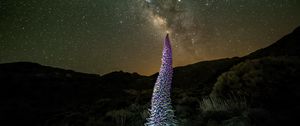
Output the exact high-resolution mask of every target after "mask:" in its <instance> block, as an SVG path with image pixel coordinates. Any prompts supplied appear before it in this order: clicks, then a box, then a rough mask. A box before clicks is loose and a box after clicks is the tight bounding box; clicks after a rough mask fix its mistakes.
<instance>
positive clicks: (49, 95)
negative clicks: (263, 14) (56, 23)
mask: <svg viewBox="0 0 300 126" xmlns="http://www.w3.org/2000/svg"><path fill="white" fill-rule="evenodd" d="M299 41H300V27H298V28H297V29H295V30H294V31H293V32H292V33H290V34H288V35H286V36H284V37H283V38H281V39H280V40H278V41H277V42H275V43H274V44H272V45H270V46H268V47H266V48H262V49H259V50H257V51H255V52H253V53H250V54H249V55H246V56H244V57H234V58H224V59H218V60H211V61H203V62H199V63H195V64H191V65H187V66H181V67H176V68H174V77H173V84H172V85H173V88H174V89H173V90H172V91H173V93H172V94H174V95H172V97H174V98H172V99H175V100H174V104H177V105H179V106H180V105H181V106H188V107H181V108H180V107H177V108H176V109H177V110H176V111H177V114H178V115H181V111H184V112H187V113H189V112H190V113H192V112H193V111H195V110H196V109H197V108H199V105H198V102H199V100H195V99H201V98H202V97H204V96H208V95H210V93H211V92H212V90H213V87H214V85H215V83H216V82H217V81H218V77H219V76H220V75H222V74H223V73H225V72H227V71H230V70H231V69H232V67H233V66H236V65H238V64H240V63H242V62H247V61H249V60H253V59H259V58H263V57H288V58H289V57H293V58H295V57H296V58H298V57H299V56H300V44H299ZM157 75H158V73H155V74H153V75H151V76H142V75H139V74H137V73H127V72H123V71H118V72H112V73H109V74H106V75H102V76H100V75H97V74H86V73H79V72H75V71H72V70H64V69H60V68H54V67H50V66H43V65H40V64H37V63H30V62H16V63H3V64H0V81H1V82H0V100H1V104H0V123H1V124H0V125H5V126H14V125H31V126H41V125H43V126H54V125H72V126H73V125H74V126H75V125H76V126H77V125H78V126H85V125H106V126H110V125H116V124H115V123H113V122H115V121H114V117H119V116H118V112H119V113H121V116H120V117H122V118H124V119H127V118H128V119H127V120H129V121H127V122H123V123H124V124H127V125H138V123H141V124H143V121H144V120H143V118H139V119H137V120H140V121H142V122H138V121H135V122H134V123H135V124H133V123H131V122H133V121H130V120H133V117H135V116H134V113H133V112H132V111H133V110H132V111H130V113H127V114H126V113H124V112H123V111H113V110H123V109H124V107H128V106H134V105H140V107H137V106H135V108H139V110H141V111H142V110H146V111H147V107H148V106H147V105H148V104H149V102H150V98H151V94H152V88H153V85H154V83H155V79H156V77H157ZM294 88H296V89H299V86H297V87H294ZM295 95H296V96H297V97H298V96H299V94H295ZM295 100H297V99H295ZM143 105H144V106H143ZM131 109H132V108H131ZM131 109H130V110H131ZM180 109H182V110H180ZM293 109H296V110H295V111H297V112H299V108H293ZM136 110H137V109H136ZM122 112H123V113H122ZM116 113H117V114H116ZM138 113H141V112H140V111H139V112H138ZM124 115H126V116H124ZM129 115H130V118H129ZM131 116H132V118H131ZM96 117H99V118H101V121H97V119H96ZM181 117H182V118H183V117H188V115H184V114H183V115H182V116H179V117H178V118H181ZM190 117H191V118H193V119H194V118H198V117H196V116H193V117H192V116H190ZM223 117H224V116H222V118H223ZM225 117H226V116H225ZM283 118H284V117H283ZM115 119H118V118H115ZM124 119H123V121H124ZM193 119H191V120H193ZM194 120H199V119H194ZM204 120H205V118H204ZM283 120H284V119H283ZM91 122H93V123H91ZM90 123H91V124H90ZM207 123H210V122H206V123H205V124H207ZM201 124H203V122H201ZM187 125H192V124H187ZM194 125H196V124H194ZM197 125H198V124H197ZM203 125H204V124H203Z"/></svg>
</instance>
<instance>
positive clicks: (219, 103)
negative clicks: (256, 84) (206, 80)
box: [199, 96, 248, 112]
mask: <svg viewBox="0 0 300 126" xmlns="http://www.w3.org/2000/svg"><path fill="white" fill-rule="evenodd" d="M199 104H200V109H201V110H202V111H203V112H207V111H228V112H230V111H242V110H245V109H247V108H248V105H247V102H246V99H245V98H240V97H235V96H234V97H231V98H227V99H225V98H220V97H214V96H208V97H205V98H203V99H202V100H201V101H199Z"/></svg>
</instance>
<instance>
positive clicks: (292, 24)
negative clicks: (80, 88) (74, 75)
mask: <svg viewBox="0 0 300 126" xmlns="http://www.w3.org/2000/svg"><path fill="white" fill-rule="evenodd" d="M299 12H300V1H299V0H251V1H250V0H51V1H47V0H45V1H40V0H30V1H28V0H6V1H1V2H0V63H6V62H17V61H29V62H37V63H40V64H43V65H49V66H55V67H61V68H65V69H73V70H75V71H79V72H88V73H98V74H105V73H109V72H112V71H116V70H123V71H128V72H138V73H140V74H145V75H150V74H153V73H155V72H158V71H159V64H160V60H159V59H160V53H159V52H161V50H162V47H161V39H162V38H163V37H164V36H165V35H166V33H170V38H171V39H172V46H173V56H174V61H173V63H174V66H182V65H187V64H191V63H196V62H199V61H204V60H211V59H218V58H226V57H234V56H243V55H246V54H248V53H250V52H252V51H255V50H257V49H259V48H263V47H266V46H268V45H270V44H272V43H273V42H275V41H276V40H278V39H279V38H281V37H282V36H283V35H285V34H288V33H289V32H291V31H292V30H293V29H294V28H296V27H297V26H299V25H300V23H299V22H300V15H299Z"/></svg>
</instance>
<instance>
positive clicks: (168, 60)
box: [145, 35, 176, 126]
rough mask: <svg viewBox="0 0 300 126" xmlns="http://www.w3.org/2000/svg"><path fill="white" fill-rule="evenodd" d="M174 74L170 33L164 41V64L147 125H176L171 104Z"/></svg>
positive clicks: (155, 88)
mask: <svg viewBox="0 0 300 126" xmlns="http://www.w3.org/2000/svg"><path fill="white" fill-rule="evenodd" d="M172 76H173V67H172V48H171V44H170V39H169V35H167V36H166V38H165V41H164V48H163V54H162V64H161V67H160V72H159V75H158V77H157V80H156V82H155V85H154V90H153V94H152V100H151V109H150V113H151V115H150V118H148V119H147V121H148V122H147V123H146V124H145V125H146V126H175V125H176V120H175V119H174V117H175V116H174V111H173V110H172V104H171V97H170V96H171V92H170V91H171V84H172Z"/></svg>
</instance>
